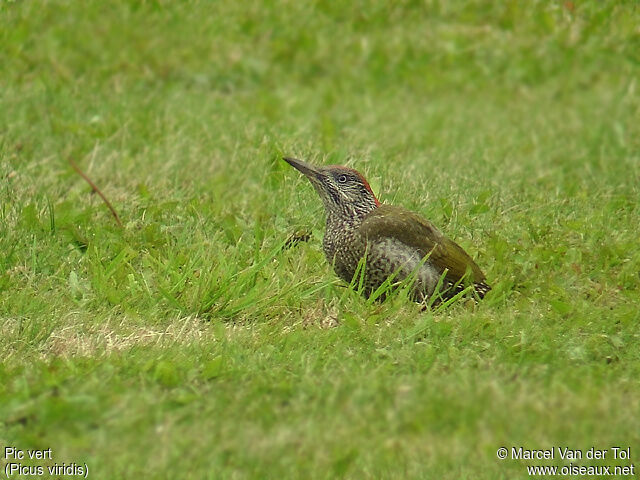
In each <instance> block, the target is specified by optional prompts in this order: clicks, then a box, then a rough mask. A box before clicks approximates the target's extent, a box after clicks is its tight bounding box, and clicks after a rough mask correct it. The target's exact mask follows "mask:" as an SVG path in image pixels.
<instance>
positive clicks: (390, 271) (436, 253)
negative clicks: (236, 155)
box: [283, 157, 491, 305]
mask: <svg viewBox="0 0 640 480" xmlns="http://www.w3.org/2000/svg"><path fill="white" fill-rule="evenodd" d="M283 160H284V161H285V162H287V163H288V164H289V165H291V166H292V167H293V168H295V169H296V170H298V171H299V172H300V173H302V174H303V175H304V176H305V177H306V178H307V179H308V180H309V181H310V182H311V185H312V186H313V188H314V189H315V191H316V192H317V194H318V195H319V196H320V199H321V200H322V204H323V205H324V210H325V213H326V228H325V232H324V237H323V240H322V247H323V250H324V254H325V257H326V258H327V261H328V262H329V263H330V264H331V265H333V269H334V270H335V273H336V274H337V275H338V277H340V278H341V279H342V280H344V281H345V282H347V283H350V284H351V283H352V282H354V283H353V284H354V285H355V284H358V283H359V284H360V285H361V290H362V293H363V294H364V295H365V296H366V297H367V298H369V297H371V296H372V295H373V296H374V298H376V299H379V300H384V299H385V297H386V293H387V291H388V288H387V287H388V286H389V284H393V285H396V284H398V283H401V282H403V281H407V282H408V283H409V288H410V291H409V293H410V297H411V298H412V299H413V300H414V301H416V302H419V303H428V304H430V305H433V304H436V303H440V302H443V301H445V300H448V299H451V298H452V297H454V296H456V295H457V294H459V293H460V292H465V293H471V294H472V295H473V297H474V298H476V299H482V298H483V297H484V296H485V294H486V293H487V292H488V291H489V290H491V287H490V286H489V284H488V283H487V281H486V277H485V275H484V273H482V270H480V267H478V265H477V264H476V263H475V262H474V261H473V259H472V258H471V257H470V256H469V254H467V252H465V251H464V250H463V249H462V247H460V246H459V245H458V244H457V243H455V242H454V241H453V240H451V239H449V238H448V237H446V236H445V235H444V234H442V233H441V232H440V231H439V230H438V229H437V228H436V227H435V226H434V225H433V224H432V223H431V222H430V221H428V220H427V219H425V218H423V217H422V216H420V215H418V214H417V213H414V212H412V211H410V210H407V209H405V208H403V207H400V206H395V205H387V204H382V203H381V202H380V201H379V200H378V199H377V198H376V196H375V195H374V193H373V190H372V189H371V186H370V185H369V183H368V182H367V180H366V179H365V178H364V176H362V174H360V173H359V172H358V171H357V170H354V169H352V168H349V167H345V166H341V165H328V166H317V165H311V164H309V163H307V162H304V161H302V160H298V159H296V158H291V157H284V158H283ZM362 268H364V272H363V271H362ZM356 273H357V274H358V277H359V278H357V279H356V278H354V276H355V275H356ZM407 279H409V280H407ZM385 281H386V282H387V283H386V284H385ZM410 282H413V283H410ZM383 284H384V286H383ZM381 286H382V288H380V287H381ZM469 286H470V287H471V288H469V289H467V287H469Z"/></svg>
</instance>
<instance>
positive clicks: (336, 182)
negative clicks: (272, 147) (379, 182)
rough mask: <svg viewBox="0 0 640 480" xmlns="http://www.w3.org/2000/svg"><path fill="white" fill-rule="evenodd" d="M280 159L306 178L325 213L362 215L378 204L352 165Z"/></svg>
mask: <svg viewBox="0 0 640 480" xmlns="http://www.w3.org/2000/svg"><path fill="white" fill-rule="evenodd" d="M283 160H284V161H285V162H287V163H288V164H289V165H291V166H292V167H293V168H295V169H296V170H299V171H300V172H301V173H303V174H304V175H305V176H306V177H307V178H308V179H309V181H310V182H311V184H312V185H313V188H315V190H316V192H318V195H320V198H321V199H322V203H323V204H324V207H325V209H326V210H327V213H328V214H329V215H338V216H341V217H344V216H346V217H351V218H362V217H364V216H365V215H366V214H367V213H369V212H370V211H372V210H373V209H375V208H376V207H378V206H380V202H379V201H378V199H377V198H376V196H375V195H374V194H373V191H372V190H371V187H370V186H369V183H368V182H367V180H366V179H365V178H364V177H363V176H362V175H361V174H360V173H359V172H357V171H356V170H353V169H352V168H348V167H343V166H340V165H329V166H326V167H322V166H315V165H310V164H308V163H306V162H303V161H302V160H297V159H295V158H284V159H283Z"/></svg>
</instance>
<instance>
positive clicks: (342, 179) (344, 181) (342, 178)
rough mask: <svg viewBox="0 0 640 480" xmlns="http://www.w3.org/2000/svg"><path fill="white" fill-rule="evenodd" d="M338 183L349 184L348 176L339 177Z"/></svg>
mask: <svg viewBox="0 0 640 480" xmlns="http://www.w3.org/2000/svg"><path fill="white" fill-rule="evenodd" d="M338 182H339V183H346V182H347V176H346V175H340V176H339V177H338Z"/></svg>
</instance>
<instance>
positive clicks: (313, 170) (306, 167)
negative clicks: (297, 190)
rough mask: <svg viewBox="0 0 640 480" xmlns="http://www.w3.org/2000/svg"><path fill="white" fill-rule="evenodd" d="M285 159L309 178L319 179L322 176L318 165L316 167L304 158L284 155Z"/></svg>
mask: <svg viewBox="0 0 640 480" xmlns="http://www.w3.org/2000/svg"><path fill="white" fill-rule="evenodd" d="M283 160H284V161H285V162H287V163H288V164H289V165H291V166H292V167H293V168H295V169H296V170H298V171H300V172H301V173H303V174H304V175H305V176H306V177H307V178H308V179H309V180H317V179H319V177H320V171H319V170H318V167H314V166H313V165H310V164H308V163H307V162H303V161H302V160H298V159H297V158H289V157H283Z"/></svg>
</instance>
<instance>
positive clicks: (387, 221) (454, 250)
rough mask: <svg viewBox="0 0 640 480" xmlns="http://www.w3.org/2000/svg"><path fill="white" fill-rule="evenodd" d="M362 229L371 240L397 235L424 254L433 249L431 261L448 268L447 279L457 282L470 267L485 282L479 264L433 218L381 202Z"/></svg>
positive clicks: (369, 215) (480, 280)
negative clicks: (434, 222)
mask: <svg viewBox="0 0 640 480" xmlns="http://www.w3.org/2000/svg"><path fill="white" fill-rule="evenodd" d="M360 232H361V233H362V234H363V235H364V236H365V238H367V239H368V240H369V241H376V240H382V239H384V238H394V239H396V240H399V241H400V242H402V243H404V244H406V245H407V246H408V247H412V248H415V249H416V250H418V251H419V252H420V255H422V256H423V257H424V256H425V255H427V254H429V253H430V255H429V261H430V262H431V263H433V264H434V265H435V266H436V268H438V269H440V270H444V269H447V270H448V272H447V276H446V278H447V279H448V280H451V281H454V282H457V281H458V280H460V279H461V278H462V277H463V276H464V275H465V274H466V273H467V271H470V272H471V274H472V279H473V282H474V283H482V282H484V279H485V276H484V274H483V273H482V271H481V270H480V267H478V265H476V263H475V262H474V261H473V259H472V258H471V257H470V256H469V255H468V254H467V252H465V251H464V250H463V249H462V247H460V245H458V244H457V243H455V242H454V241H452V240H450V239H448V238H447V237H445V236H444V235H443V234H442V233H440V231H439V230H438V229H437V228H436V227H435V226H434V225H433V224H432V223H431V222H429V221H428V220H426V219H424V218H422V217H421V216H420V215H417V214H415V213H413V212H410V211H409V210H406V209H404V208H401V207H394V206H392V205H381V206H380V207H378V208H376V209H375V210H373V211H372V212H371V213H369V214H368V215H367V216H366V217H365V219H364V221H363V223H362V225H361V226H360Z"/></svg>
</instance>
